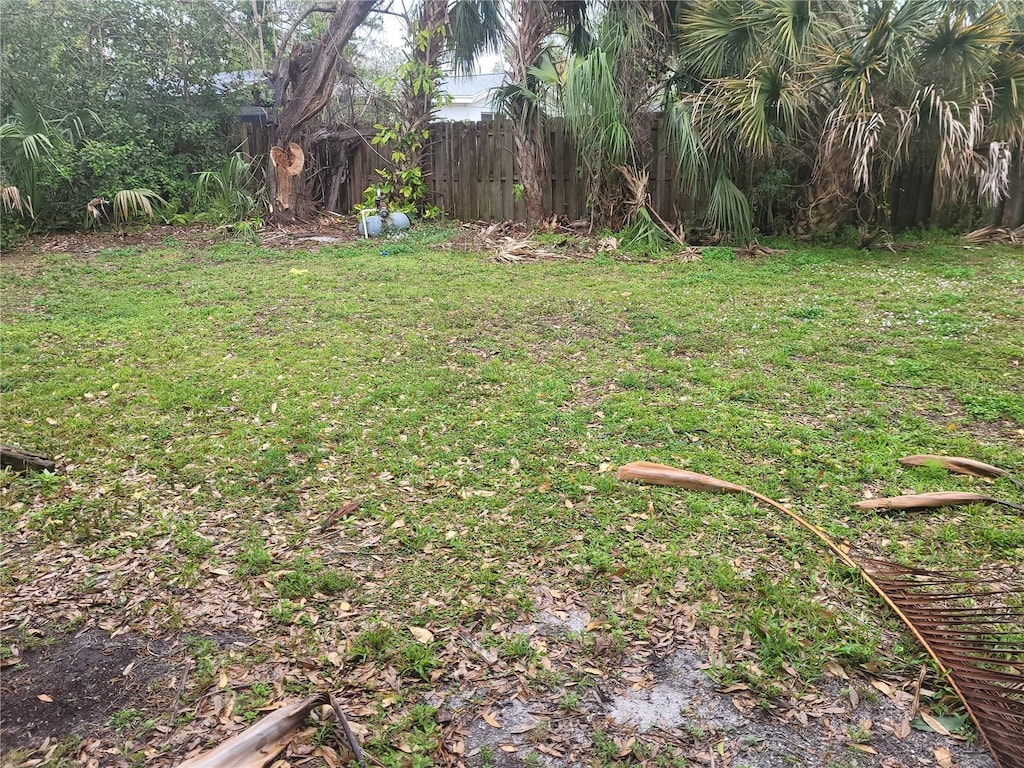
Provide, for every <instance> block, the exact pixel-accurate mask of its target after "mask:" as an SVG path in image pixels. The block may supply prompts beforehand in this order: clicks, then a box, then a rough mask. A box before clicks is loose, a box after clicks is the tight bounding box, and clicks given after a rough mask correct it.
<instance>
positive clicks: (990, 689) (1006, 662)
mask: <svg viewBox="0 0 1024 768" xmlns="http://www.w3.org/2000/svg"><path fill="white" fill-rule="evenodd" d="M618 477H619V479H620V480H635V481H640V482H645V483H652V484H655V485H667V486H673V487H679V488H685V489H687V490H690V491H700V492H710V493H733V494H744V495H747V496H751V497H753V498H754V499H756V500H758V501H760V502H762V503H763V504H766V505H768V506H770V507H772V508H773V509H775V510H777V511H778V512H781V513H782V514H783V515H786V516H787V517H789V518H790V519H792V520H793V521H794V522H796V523H797V524H798V525H800V526H801V527H802V528H804V529H805V530H807V531H810V532H811V533H812V534H814V535H815V536H816V537H817V538H818V539H819V541H821V542H822V543H823V544H825V546H827V547H828V548H829V549H830V550H831V551H832V553H833V554H834V555H835V556H836V557H837V558H838V559H839V560H840V561H842V562H843V563H844V564H845V565H847V566H849V567H851V568H854V569H856V570H857V571H858V572H859V573H860V575H861V577H862V578H863V579H864V580H865V581H866V582H867V583H868V585H869V586H871V588H872V589H874V591H875V592H877V593H878V595H879V596H880V597H881V598H882V599H883V600H884V601H885V603H886V604H887V605H888V606H889V607H890V608H891V609H892V610H893V611H894V612H895V613H896V615H897V616H899V618H900V619H901V620H902V621H903V623H904V624H906V626H907V628H908V629H909V630H910V631H911V633H912V634H913V635H914V637H915V638H916V639H917V641H918V642H919V643H920V644H921V646H922V647H923V648H924V649H925V650H926V651H927V652H928V654H929V655H930V656H931V657H932V659H933V660H934V661H935V663H936V665H937V666H938V669H939V672H940V674H941V675H942V676H943V677H945V678H946V679H947V680H948V682H949V684H950V685H951V686H952V687H953V689H954V690H955V691H956V693H957V695H958V696H959V697H960V700H961V701H962V702H963V705H964V708H965V709H966V710H967V713H968V714H969V715H970V717H971V719H972V720H973V721H974V724H975V726H976V727H977V729H978V733H979V734H980V735H981V738H982V739H983V740H984V742H985V744H986V745H987V746H988V747H989V750H990V751H991V753H992V756H993V758H994V759H995V761H996V765H997V766H998V767H999V768H1018V767H1019V766H1021V765H1024V741H1022V740H1021V739H1020V734H1021V733H1024V640H1022V637H1024V607H1022V600H1024V583H1022V582H1021V578H1020V573H1019V572H1018V571H1016V570H1012V571H1009V572H1004V571H996V572H993V573H986V572H982V573H968V574H963V573H942V572H935V571H930V570H927V569H923V568H916V567H913V566H906V565H901V564H898V563H893V562H889V561H886V560H880V559H877V558H875V557H872V556H870V555H868V554H866V553H863V552H860V551H858V550H856V549H855V548H853V547H851V546H850V545H848V544H846V543H845V542H840V541H837V540H835V539H833V538H832V537H831V536H829V535H828V534H827V533H826V532H825V531H824V530H822V529H821V528H819V527H818V526H816V525H815V524H814V523H812V522H810V521H809V520H807V519H805V518H804V517H802V516H801V515H799V514H798V513H796V512H794V511H793V510H792V509H791V508H790V507H788V506H784V505H782V504H780V503H779V502H777V501H775V500H774V499H771V498H769V497H767V496H764V495H763V494H760V493H758V492H756V491H752V490H750V489H748V488H745V487H743V486H741V485H737V484H735V483H731V482H728V481H725V480H719V479H718V478H714V477H709V476H707V475H701V474H698V473H696V472H690V471H687V470H683V469H677V468H674V467H668V466H664V465H660V464H652V463H649V462H634V463H631V464H626V465H624V466H623V467H621V468H620V469H619V472H618ZM961 495H962V494H961Z"/></svg>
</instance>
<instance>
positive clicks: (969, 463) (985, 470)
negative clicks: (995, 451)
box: [899, 453, 1024, 491]
mask: <svg viewBox="0 0 1024 768" xmlns="http://www.w3.org/2000/svg"><path fill="white" fill-rule="evenodd" d="M899 462H900V464H902V465H903V466H905V467H928V466H937V467H942V468H943V469H945V470H948V471H950V472H956V473H957V474H960V475H970V476H971V477H1001V478H1003V479H1004V480H1007V481H1009V482H1010V483H1011V484H1012V485H1015V486H1016V487H1017V488H1020V489H1021V490H1022V491H1024V483H1022V482H1021V481H1020V480H1018V479H1017V478H1015V477H1014V476H1013V475H1011V474H1010V473H1009V472H1007V471H1006V470H1005V469H1000V468H999V467H994V466H992V465H991V464H986V463H985V462H983V461H976V460H975V459H965V458H964V457H963V456H936V455H935V454H932V453H917V454H914V455H913V456H903V457H901V458H900V459H899Z"/></svg>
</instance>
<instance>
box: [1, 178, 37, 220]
mask: <svg viewBox="0 0 1024 768" xmlns="http://www.w3.org/2000/svg"><path fill="white" fill-rule="evenodd" d="M0 204H2V205H3V208H4V210H5V211H7V212H8V213H10V212H11V211H17V212H18V213H25V212H26V211H27V212H28V215H29V216H31V217H33V218H35V214H34V213H32V198H31V197H29V196H28V195H22V194H21V190H20V189H18V188H17V187H16V186H14V185H13V184H9V185H7V186H0Z"/></svg>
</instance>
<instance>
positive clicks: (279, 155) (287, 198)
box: [270, 141, 306, 210]
mask: <svg viewBox="0 0 1024 768" xmlns="http://www.w3.org/2000/svg"><path fill="white" fill-rule="evenodd" d="M270 161H271V163H273V165H274V174H275V176H276V177H277V198H276V199H277V204H278V206H279V207H280V208H281V209H282V210H288V208H290V207H291V200H292V183H293V181H292V180H293V179H294V178H295V177H296V176H298V175H299V174H300V173H302V169H303V167H304V166H305V164H306V155H305V153H304V152H303V151H302V147H300V146H299V145H298V144H296V143H295V142H294V141H293V142H291V143H289V144H288V148H287V149H284V148H282V147H271V148H270Z"/></svg>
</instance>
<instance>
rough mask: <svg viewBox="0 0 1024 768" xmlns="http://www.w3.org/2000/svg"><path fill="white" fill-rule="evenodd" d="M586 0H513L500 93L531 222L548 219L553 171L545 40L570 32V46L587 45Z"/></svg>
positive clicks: (549, 52)
mask: <svg viewBox="0 0 1024 768" xmlns="http://www.w3.org/2000/svg"><path fill="white" fill-rule="evenodd" d="M586 11H587V3H586V2H585V0H512V2H511V7H510V11H509V16H510V26H511V27H512V33H511V39H510V40H509V42H508V44H507V72H506V77H507V80H508V82H507V83H506V84H504V85H503V86H502V87H501V88H500V89H499V90H498V94H497V101H498V103H499V105H500V108H501V111H502V112H503V113H504V114H505V115H506V116H508V118H509V119H510V120H511V123H512V140H513V142H514V144H515V153H516V158H517V160H518V161H519V176H520V181H521V182H522V185H523V191H524V197H525V200H526V217H527V220H528V221H529V222H530V223H531V224H537V223H539V222H541V221H542V220H543V219H544V218H545V214H546V212H545V210H544V187H545V184H546V183H547V179H548V177H549V175H550V171H549V168H550V162H549V157H548V148H547V146H546V144H545V141H544V117H545V102H546V101H547V100H548V94H547V92H548V90H549V87H550V86H551V85H552V84H554V83H556V82H557V80H558V72H557V67H556V65H555V63H554V61H553V59H554V50H553V48H552V47H551V46H548V45H547V44H546V43H547V41H548V40H549V38H550V37H551V36H552V35H553V34H554V33H555V32H556V31H559V30H561V31H563V32H565V33H566V40H567V43H568V47H569V49H570V50H573V51H576V52H583V51H585V49H586V48H587V47H588V42H589V41H588V39H587V36H586V28H585V26H584V22H585V20H586Z"/></svg>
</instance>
